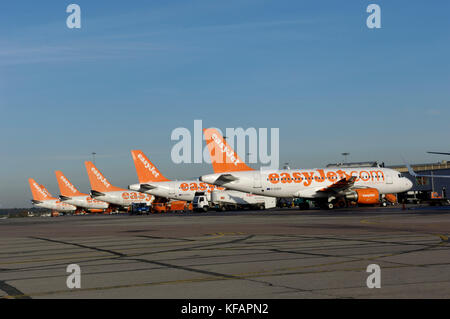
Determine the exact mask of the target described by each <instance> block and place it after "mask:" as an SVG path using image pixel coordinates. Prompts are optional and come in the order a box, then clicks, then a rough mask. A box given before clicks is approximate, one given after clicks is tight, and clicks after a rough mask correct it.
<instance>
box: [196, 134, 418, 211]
mask: <svg viewBox="0 0 450 319" xmlns="http://www.w3.org/2000/svg"><path fill="white" fill-rule="evenodd" d="M204 134H205V138H206V143H207V145H208V149H209V152H210V155H211V161H212V165H213V169H214V174H208V175H203V176H201V177H200V180H201V181H203V182H206V183H211V184H215V185H220V186H223V187H226V188H229V189H234V190H239V191H243V192H248V193H253V194H260V195H266V196H274V197H288V198H292V197H301V198H308V199H313V200H316V201H318V203H319V204H320V205H321V206H324V207H327V208H329V209H332V208H333V207H334V205H335V204H336V203H337V202H338V200H339V199H341V198H347V199H351V200H355V201H357V202H358V203H362V204H375V203H378V202H379V200H380V197H381V196H380V195H383V194H391V193H400V192H404V191H407V190H409V189H410V188H411V187H412V186H413V185H412V182H411V181H410V180H409V179H408V178H406V177H403V176H402V175H401V174H400V173H399V172H397V171H395V170H392V169H389V168H384V167H361V168H354V167H352V168H344V167H342V168H316V169H285V170H259V171H257V170H254V169H252V168H251V167H249V166H247V165H246V164H245V163H244V162H243V161H242V160H241V158H240V157H239V156H238V155H237V154H236V152H234V151H233V150H232V149H231V148H230V146H229V145H228V143H227V142H226V141H224V139H223V137H222V136H221V135H220V133H219V132H218V131H217V130H216V129H205V130H204Z"/></svg>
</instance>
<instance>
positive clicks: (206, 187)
mask: <svg viewBox="0 0 450 319" xmlns="http://www.w3.org/2000/svg"><path fill="white" fill-rule="evenodd" d="M131 155H132V157H133V161H134V165H135V167H136V173H137V176H138V180H139V183H138V184H132V185H129V186H128V189H130V190H134V191H138V192H142V193H147V194H152V195H154V196H159V197H164V198H168V199H174V200H183V201H188V202H191V201H193V200H194V197H195V195H196V193H198V192H206V194H210V193H211V192H212V191H213V190H214V189H221V190H223V189H224V188H222V187H217V186H215V185H211V184H207V183H203V182H200V181H198V180H182V181H171V180H169V179H167V178H166V177H164V176H163V175H162V174H161V172H160V171H159V170H158V169H157V168H156V166H155V165H153V164H152V162H150V160H149V159H148V157H147V156H145V154H144V153H143V152H142V151H140V150H132V151H131Z"/></svg>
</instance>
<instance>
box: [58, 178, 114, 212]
mask: <svg viewBox="0 0 450 319" xmlns="http://www.w3.org/2000/svg"><path fill="white" fill-rule="evenodd" d="M55 174H56V179H57V180H58V186H59V191H60V192H61V194H60V196H59V198H60V199H61V201H63V202H66V203H68V204H72V205H75V206H78V207H83V208H86V209H89V210H91V211H92V212H94V211H101V210H104V209H107V208H108V207H109V204H108V203H105V202H102V201H99V200H96V199H93V198H92V197H91V196H90V195H88V194H83V193H80V192H79V191H78V190H77V189H76V188H75V186H73V184H72V183H71V182H70V181H69V180H68V179H67V177H65V176H64V174H63V173H62V172H61V171H55Z"/></svg>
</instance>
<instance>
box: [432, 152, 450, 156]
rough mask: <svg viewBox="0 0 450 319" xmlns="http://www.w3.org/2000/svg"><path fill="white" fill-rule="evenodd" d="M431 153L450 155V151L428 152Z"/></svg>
mask: <svg viewBox="0 0 450 319" xmlns="http://www.w3.org/2000/svg"><path fill="white" fill-rule="evenodd" d="M427 153H429V154H442V155H450V153H445V152H427Z"/></svg>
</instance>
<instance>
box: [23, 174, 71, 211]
mask: <svg viewBox="0 0 450 319" xmlns="http://www.w3.org/2000/svg"><path fill="white" fill-rule="evenodd" d="M28 183H29V184H30V189H31V194H32V196H33V199H32V200H31V202H32V203H33V205H34V206H36V207H40V208H47V209H51V210H55V211H59V212H73V211H76V210H77V207H76V206H74V205H70V204H67V203H63V202H61V201H60V200H59V199H57V198H55V197H53V196H52V195H51V194H50V192H49V191H48V190H47V189H46V188H45V187H44V186H43V185H39V184H38V183H37V182H36V181H35V180H34V179H32V178H29V179H28Z"/></svg>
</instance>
